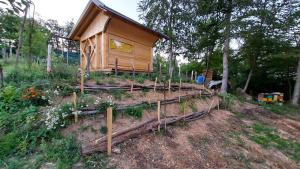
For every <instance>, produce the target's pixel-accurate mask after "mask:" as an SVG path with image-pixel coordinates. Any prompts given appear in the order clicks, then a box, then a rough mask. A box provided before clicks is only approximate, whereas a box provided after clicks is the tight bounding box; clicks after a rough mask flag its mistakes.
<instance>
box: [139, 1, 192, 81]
mask: <svg viewBox="0 0 300 169" xmlns="http://www.w3.org/2000/svg"><path fill="white" fill-rule="evenodd" d="M187 4H188V3H185V1H182V0H142V1H140V2H139V4H138V9H139V11H140V12H141V15H140V18H141V19H143V20H144V21H145V24H146V26H148V27H150V28H152V29H154V30H157V31H160V32H163V33H164V34H166V35H167V36H168V37H169V40H163V41H162V42H161V43H160V44H159V45H158V47H157V50H158V51H161V52H165V53H167V54H168V55H169V59H168V62H169V75H170V76H172V74H173V71H174V65H175V63H176V57H177V56H178V55H179V54H181V53H182V43H181V42H182V41H181V39H182V36H184V33H183V32H182V30H184V28H185V26H186V25H185V24H184V23H185V22H186V20H184V7H185V6H186V5H187Z"/></svg>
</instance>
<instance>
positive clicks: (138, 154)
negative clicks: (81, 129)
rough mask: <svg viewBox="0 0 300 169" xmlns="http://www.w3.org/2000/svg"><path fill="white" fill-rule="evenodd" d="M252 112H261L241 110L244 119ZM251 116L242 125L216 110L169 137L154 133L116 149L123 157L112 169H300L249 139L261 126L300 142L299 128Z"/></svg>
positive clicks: (295, 124) (271, 118)
mask: <svg viewBox="0 0 300 169" xmlns="http://www.w3.org/2000/svg"><path fill="white" fill-rule="evenodd" d="M251 108H257V107H255V106H254V105H250V107H249V105H248V107H247V106H244V107H243V109H242V108H241V107H239V110H241V112H243V113H246V112H244V111H245V109H247V110H248V109H250V110H251ZM253 110H254V111H253V112H252V114H250V115H249V114H248V118H243V119H241V118H239V117H237V116H236V115H235V114H233V113H231V112H229V111H223V110H220V111H217V110H215V111H212V112H211V114H210V115H208V116H206V117H204V118H203V119H200V120H198V121H195V122H192V123H190V124H188V125H186V124H185V125H182V124H179V125H178V126H172V127H169V128H168V132H167V134H161V133H152V134H148V135H146V136H142V137H140V138H138V139H133V140H130V141H128V142H126V143H123V144H122V145H119V146H118V148H120V149H121V153H120V154H113V156H112V157H111V158H110V161H109V168H124V169H140V168H143V169H152V168H159V169H177V168H178V169H182V168H195V169H199V168H262V169H265V168H287V169H291V168H293V169H297V168H300V165H299V164H297V163H296V162H295V161H293V160H291V158H289V157H288V156H286V155H285V154H283V153H282V152H281V151H279V150H277V149H275V148H272V147H271V148H264V147H262V146H261V145H259V144H257V143H255V142H254V141H252V140H251V139H249V137H248V136H249V134H250V133H251V132H252V131H251V129H250V126H251V125H252V124H253V123H255V122H257V121H260V122H264V123H269V124H270V125H273V126H275V127H276V128H277V129H278V131H279V132H280V133H285V135H284V136H285V137H288V138H290V137H293V138H294V139H296V140H297V141H298V142H299V141H300V138H299V133H300V128H299V122H297V121H294V120H291V119H282V118H279V117H277V116H275V115H270V114H264V113H262V112H263V111H261V112H260V113H259V110H258V109H253ZM248 113H249V111H248ZM297 133H298V134H297Z"/></svg>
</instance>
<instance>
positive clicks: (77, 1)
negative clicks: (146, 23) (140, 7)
mask: <svg viewBox="0 0 300 169" xmlns="http://www.w3.org/2000/svg"><path fill="white" fill-rule="evenodd" d="M32 1H33V2H34V3H35V6H36V13H38V14H39V15H40V17H41V18H42V19H44V20H47V19H54V20H57V21H58V22H59V23H60V24H64V23H65V22H67V21H70V20H71V19H74V22H77V20H78V18H79V17H80V15H81V13H82V12H83V10H84V8H85V7H86V5H87V3H88V2H89V0H32ZM101 1H102V2H103V3H104V4H105V5H107V6H108V7H110V8H112V9H114V10H116V11H118V12H120V13H122V14H124V15H126V16H128V17H130V18H132V19H134V20H136V21H139V19H138V12H137V4H138V2H139V0H101Z"/></svg>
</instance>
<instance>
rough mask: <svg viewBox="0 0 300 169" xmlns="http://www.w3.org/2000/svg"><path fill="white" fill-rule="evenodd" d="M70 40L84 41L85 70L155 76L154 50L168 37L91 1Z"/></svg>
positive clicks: (82, 55) (81, 50)
mask: <svg viewBox="0 0 300 169" xmlns="http://www.w3.org/2000/svg"><path fill="white" fill-rule="evenodd" d="M69 38H70V39H72V40H76V41H80V66H81V68H85V69H87V70H90V71H112V70H114V69H115V68H116V67H117V69H118V70H120V71H132V70H135V71H137V72H151V71H152V70H153V47H154V46H155V44H156V42H157V41H158V40H159V39H161V38H166V39H167V38H168V37H167V36H166V35H164V34H161V33H159V32H156V31H154V30H151V29H149V28H147V27H146V26H144V25H142V24H140V23H138V22H136V21H134V20H132V19H130V18H128V17H126V16H124V15H122V14H120V13H119V12H117V11H115V10H113V9H111V8H109V7H107V6H105V5H104V4H103V3H102V2H100V1H99V0H90V1H89V3H88V5H87V7H86V8H85V10H84V12H83V13H82V15H81V17H80V19H79V21H78V22H77V24H76V25H75V26H74V28H73V30H72V31H71V33H70V35H69Z"/></svg>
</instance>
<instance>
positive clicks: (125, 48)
mask: <svg viewBox="0 0 300 169" xmlns="http://www.w3.org/2000/svg"><path fill="white" fill-rule="evenodd" d="M109 43H110V49H113V50H116V51H119V52H125V53H132V52H133V46H132V45H130V44H128V43H125V42H121V41H119V40H115V39H110V42H109Z"/></svg>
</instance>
